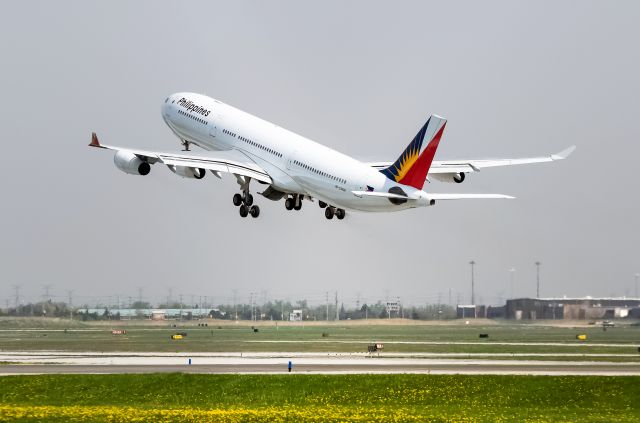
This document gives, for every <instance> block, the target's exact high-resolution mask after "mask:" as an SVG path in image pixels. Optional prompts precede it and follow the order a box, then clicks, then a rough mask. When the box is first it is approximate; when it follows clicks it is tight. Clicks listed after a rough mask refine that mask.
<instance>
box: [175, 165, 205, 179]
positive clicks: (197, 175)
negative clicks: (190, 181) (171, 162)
mask: <svg viewBox="0 0 640 423" xmlns="http://www.w3.org/2000/svg"><path fill="white" fill-rule="evenodd" d="M169 169H171V171H172V172H173V173H175V174H176V175H180V176H182V177H183V178H194V179H202V178H204V175H206V174H207V171H206V170H204V169H201V168H197V167H189V166H169Z"/></svg>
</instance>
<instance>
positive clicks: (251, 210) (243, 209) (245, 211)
mask: <svg viewBox="0 0 640 423" xmlns="http://www.w3.org/2000/svg"><path fill="white" fill-rule="evenodd" d="M236 178H237V179H238V184H240V188H241V189H242V193H236V194H234V195H233V205H234V206H236V207H239V211H240V216H241V217H247V216H248V215H251V217H258V216H260V207H258V206H257V205H255V204H253V195H251V193H249V183H250V182H251V178H247V177H244V176H236Z"/></svg>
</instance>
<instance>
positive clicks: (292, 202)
mask: <svg viewBox="0 0 640 423" xmlns="http://www.w3.org/2000/svg"><path fill="white" fill-rule="evenodd" d="M303 198H304V195H302V194H293V195H292V196H291V197H287V199H286V200H284V207H285V208H286V209H287V210H296V211H298V210H300V209H301V208H302V199H303Z"/></svg>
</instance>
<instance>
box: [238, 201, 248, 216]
mask: <svg viewBox="0 0 640 423" xmlns="http://www.w3.org/2000/svg"><path fill="white" fill-rule="evenodd" d="M248 214H249V209H248V208H247V206H245V205H244V204H243V205H241V206H240V216H241V217H247V215H248Z"/></svg>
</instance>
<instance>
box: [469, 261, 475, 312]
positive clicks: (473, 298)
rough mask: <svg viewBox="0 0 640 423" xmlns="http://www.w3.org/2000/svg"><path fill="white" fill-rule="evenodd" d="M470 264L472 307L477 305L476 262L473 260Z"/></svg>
mask: <svg viewBox="0 0 640 423" xmlns="http://www.w3.org/2000/svg"><path fill="white" fill-rule="evenodd" d="M469 264H470V265H471V305H476V292H475V280H474V274H473V269H474V266H475V265H476V262H475V261H473V260H471V261H470V262H469Z"/></svg>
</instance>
